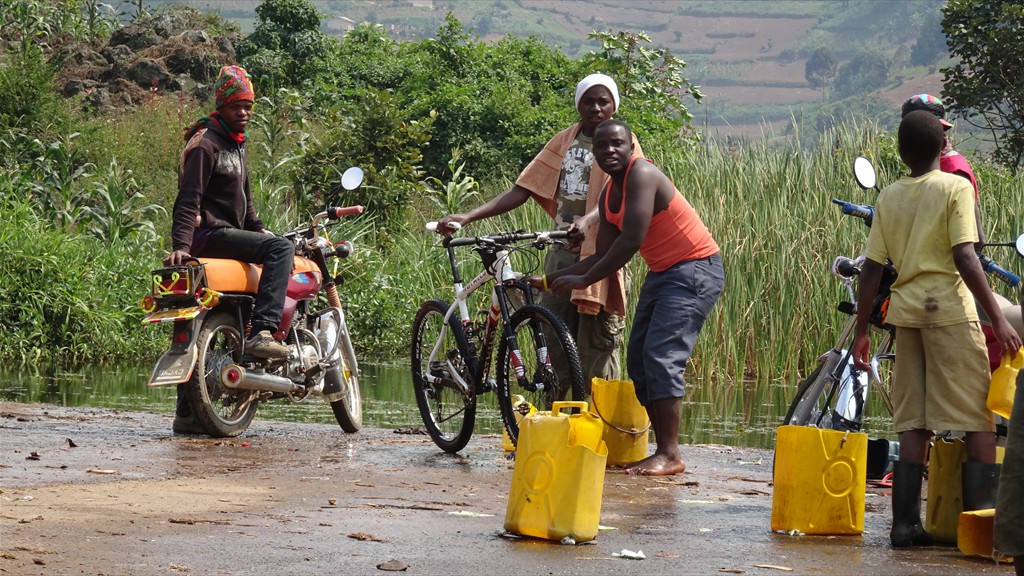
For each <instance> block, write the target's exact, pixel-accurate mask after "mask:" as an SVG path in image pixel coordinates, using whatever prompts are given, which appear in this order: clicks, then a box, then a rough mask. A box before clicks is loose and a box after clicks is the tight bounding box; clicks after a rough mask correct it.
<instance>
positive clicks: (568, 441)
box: [505, 402, 608, 542]
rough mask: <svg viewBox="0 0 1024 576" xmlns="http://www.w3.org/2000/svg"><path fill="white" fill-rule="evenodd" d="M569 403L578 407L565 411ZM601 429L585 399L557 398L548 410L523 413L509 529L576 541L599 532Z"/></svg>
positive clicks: (603, 458) (507, 518)
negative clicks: (576, 400)
mask: <svg viewBox="0 0 1024 576" xmlns="http://www.w3.org/2000/svg"><path fill="white" fill-rule="evenodd" d="M571 408H578V409H579V410H580V413H579V414H572V415H569V414H563V413H562V411H563V410H567V409H571ZM601 431H602V423H601V419H600V418H598V417H597V416H595V415H593V414H591V413H590V412H587V403H586V402H555V403H554V405H552V407H551V411H550V412H537V413H534V414H530V415H528V416H526V417H525V418H523V420H522V422H521V423H520V428H519V445H518V448H517V450H516V463H515V467H514V468H513V469H512V488H511V490H510V492H509V498H508V508H507V510H506V512H505V530H508V531H509V532H515V533H517V534H522V535H524V536H533V537H536V538H546V539H549V540H561V539H563V538H565V537H566V536H568V537H571V538H573V539H574V540H576V542H586V541H588V540H593V539H594V538H595V537H596V536H597V526H598V520H599V519H600V516H601V493H602V491H603V489H604V468H605V463H606V461H607V456H608V448H607V447H606V446H605V444H604V442H603V441H602V440H601Z"/></svg>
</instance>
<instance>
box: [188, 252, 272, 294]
mask: <svg viewBox="0 0 1024 576" xmlns="http://www.w3.org/2000/svg"><path fill="white" fill-rule="evenodd" d="M199 261H200V262H202V263H203V267H204V268H205V269H206V285H207V286H208V287H209V288H211V289H213V290H216V291H218V292H236V293H237V292H243V293H248V294H255V293H256V292H257V290H258V289H259V284H260V272H262V270H263V267H262V266H259V265H257V264H249V263H247V262H242V261H240V260H229V259H227V258H200V259H199Z"/></svg>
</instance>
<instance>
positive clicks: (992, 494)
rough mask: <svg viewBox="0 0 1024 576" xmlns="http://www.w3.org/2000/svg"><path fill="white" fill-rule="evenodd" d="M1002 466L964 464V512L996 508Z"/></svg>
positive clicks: (976, 463)
mask: <svg viewBox="0 0 1024 576" xmlns="http://www.w3.org/2000/svg"><path fill="white" fill-rule="evenodd" d="M1002 468H1003V467H1002V465H1000V464H988V463H985V462H964V466H963V468H962V470H961V472H960V473H961V474H962V475H963V486H964V511H965V512H968V511H971V510H987V509H989V508H995V507H996V490H997V489H998V488H999V471H1000V470H1002Z"/></svg>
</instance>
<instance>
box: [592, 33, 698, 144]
mask: <svg viewBox="0 0 1024 576" xmlns="http://www.w3.org/2000/svg"><path fill="white" fill-rule="evenodd" d="M588 37H589V38H590V39H591V40H598V41H600V42H601V51H600V52H591V53H589V54H587V55H586V56H585V57H584V63H585V64H586V66H587V68H588V70H590V71H593V72H603V73H605V74H608V75H609V76H611V77H612V78H614V79H615V81H616V83H617V84H618V87H619V93H620V94H621V95H622V98H623V100H625V101H626V102H628V103H629V105H628V106H623V110H622V112H621V114H619V113H617V116H618V117H619V118H620V119H621V120H623V121H625V122H626V123H628V124H629V125H630V126H631V127H632V128H633V130H634V131H635V132H636V133H637V134H638V135H639V138H640V140H641V141H643V142H651V143H653V142H660V143H662V144H663V145H665V146H668V147H671V146H673V145H675V142H676V141H678V140H683V141H694V140H696V139H698V138H699V135H698V134H697V133H696V131H694V129H693V126H692V125H691V121H692V119H693V116H692V115H691V114H690V111H689V110H688V109H687V107H686V104H685V103H684V99H687V98H692V99H693V101H694V102H696V103H700V101H701V99H702V98H703V97H704V95H703V94H701V91H700V88H699V87H698V86H696V85H695V84H693V83H692V82H690V80H689V79H687V78H686V77H685V76H683V70H684V69H685V68H686V62H684V61H683V59H682V58H679V57H677V56H675V55H674V54H672V53H671V52H670V51H668V50H667V49H665V48H650V47H649V45H650V44H651V37H650V36H649V35H647V33H645V32H635V33H634V32H617V33H612V32H611V31H607V32H591V33H590V34H589V36H588Z"/></svg>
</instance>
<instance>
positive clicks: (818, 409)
mask: <svg viewBox="0 0 1024 576" xmlns="http://www.w3.org/2000/svg"><path fill="white" fill-rule="evenodd" d="M869 386H870V378H869V376H868V373H867V372H865V371H863V370H858V369H857V368H856V367H855V366H854V365H853V357H852V356H851V355H850V354H848V353H847V352H846V351H845V350H843V351H838V352H837V351H835V350H830V351H829V353H828V354H827V355H826V356H825V358H824V360H822V361H821V362H820V363H819V364H818V367H817V368H815V369H814V371H813V372H811V374H810V375H809V376H807V378H805V379H804V380H803V382H801V383H800V386H799V387H798V388H797V392H796V397H795V398H794V399H793V403H792V404H790V406H789V411H788V412H787V413H786V417H785V418H784V419H783V422H782V423H783V424H789V425H794V426H814V427H816V428H828V429H831V430H841V431H850V432H859V431H860V429H861V427H862V425H863V418H864V406H865V404H866V402H867V394H868V388H869Z"/></svg>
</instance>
